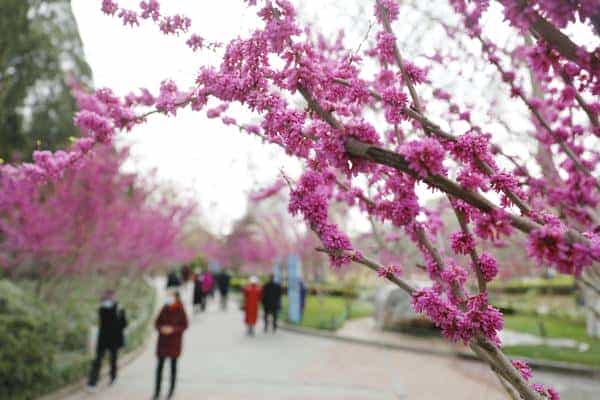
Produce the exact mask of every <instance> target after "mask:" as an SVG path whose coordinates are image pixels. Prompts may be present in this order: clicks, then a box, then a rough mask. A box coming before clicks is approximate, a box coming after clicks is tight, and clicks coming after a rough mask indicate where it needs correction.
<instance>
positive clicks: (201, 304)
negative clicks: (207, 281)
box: [193, 273, 206, 313]
mask: <svg viewBox="0 0 600 400" xmlns="http://www.w3.org/2000/svg"><path fill="white" fill-rule="evenodd" d="M193 302H194V306H193V308H194V313H197V312H200V311H204V309H205V308H206V296H205V294H204V290H203V289H202V275H201V274H199V273H196V274H194V300H193Z"/></svg>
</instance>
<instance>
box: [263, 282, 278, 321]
mask: <svg viewBox="0 0 600 400" xmlns="http://www.w3.org/2000/svg"><path fill="white" fill-rule="evenodd" d="M262 305H263V311H264V313H263V315H264V319H265V332H267V331H268V330H269V317H270V318H271V320H272V324H273V332H275V331H276V330H277V314H279V309H280V308H281V285H280V284H279V283H277V282H275V279H274V278H273V274H271V275H269V281H268V282H267V283H265V285H264V286H263V288H262Z"/></svg>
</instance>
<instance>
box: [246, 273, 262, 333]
mask: <svg viewBox="0 0 600 400" xmlns="http://www.w3.org/2000/svg"><path fill="white" fill-rule="evenodd" d="M260 299H261V289H260V286H259V285H258V278H257V277H256V276H252V277H251V278H250V283H249V284H248V285H246V286H245V287H244V322H245V323H246V327H247V328H248V336H254V325H256V320H257V319H258V304H259V303H260Z"/></svg>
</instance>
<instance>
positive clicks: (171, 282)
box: [167, 269, 181, 289]
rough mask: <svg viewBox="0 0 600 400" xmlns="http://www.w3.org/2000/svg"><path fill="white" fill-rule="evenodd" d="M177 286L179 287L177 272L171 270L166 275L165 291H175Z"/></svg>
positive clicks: (179, 281) (179, 280)
mask: <svg viewBox="0 0 600 400" xmlns="http://www.w3.org/2000/svg"><path fill="white" fill-rule="evenodd" d="M179 286H181V279H180V278H179V275H178V274H177V271H175V270H174V269H172V270H171V271H169V273H168V274H167V289H177V288H179Z"/></svg>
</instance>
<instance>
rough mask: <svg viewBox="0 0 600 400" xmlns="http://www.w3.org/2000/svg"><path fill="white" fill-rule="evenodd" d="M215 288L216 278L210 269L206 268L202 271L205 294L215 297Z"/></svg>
mask: <svg viewBox="0 0 600 400" xmlns="http://www.w3.org/2000/svg"><path fill="white" fill-rule="evenodd" d="M214 290H215V278H213V275H212V273H211V272H210V271H207V270H205V271H204V272H202V291H203V292H204V296H206V297H208V296H210V297H213V296H214Z"/></svg>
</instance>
